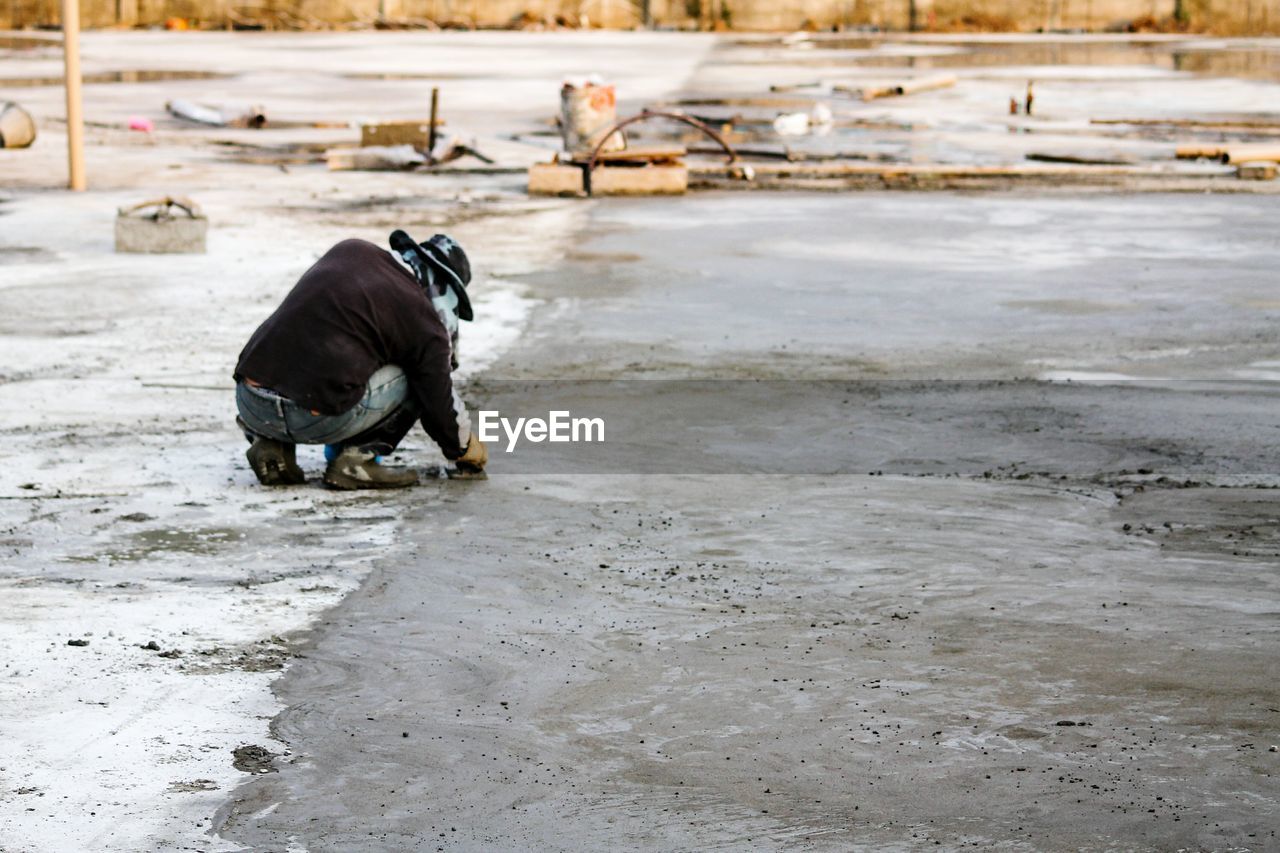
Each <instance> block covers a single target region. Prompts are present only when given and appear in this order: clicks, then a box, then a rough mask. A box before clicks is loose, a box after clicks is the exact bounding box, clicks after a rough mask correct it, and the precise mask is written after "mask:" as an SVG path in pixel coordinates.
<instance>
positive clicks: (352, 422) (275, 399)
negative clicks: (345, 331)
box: [236, 364, 417, 453]
mask: <svg viewBox="0 0 1280 853" xmlns="http://www.w3.org/2000/svg"><path fill="white" fill-rule="evenodd" d="M236 408H237V409H239V411H240V419H241V420H243V421H244V425H245V427H246V428H247V429H248V431H249V432H251V433H253V434H255V435H260V436H263V437H265V438H271V439H275V440H276V441H283V442H285V443H286V444H328V445H352V446H362V447H363V446H368V447H369V448H370V449H372V450H374V451H375V452H378V453H391V451H393V450H395V447H396V445H397V444H399V443H400V439H402V438H404V436H405V435H406V434H408V432H409V429H410V428H411V427H412V426H413V423H414V421H415V420H417V407H416V406H415V405H414V402H413V398H412V397H411V396H410V395H409V380H408V379H407V378H406V377H405V375H404V371H403V370H401V369H400V368H399V367H396V366H395V365H394V364H389V365H387V366H386V367H382V368H379V369H378V371H377V372H376V373H374V374H373V376H371V377H369V385H368V387H367V388H366V389H365V392H364V397H362V398H361V399H360V402H358V403H356V404H355V405H354V406H352V407H351V408H350V409H348V410H347V411H345V412H343V413H342V414H339V415H317V414H314V413H313V412H311V410H309V409H304V408H303V407H301V406H299V405H298V404H297V403H295V402H293V401H292V400H290V399H288V398H287V397H281V396H280V395H279V394H277V393H275V392H274V391H271V390H269V389H267V388H257V387H254V386H253V385H250V384H249V383H247V382H240V383H237V385H236Z"/></svg>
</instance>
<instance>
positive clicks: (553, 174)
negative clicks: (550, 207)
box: [529, 163, 689, 196]
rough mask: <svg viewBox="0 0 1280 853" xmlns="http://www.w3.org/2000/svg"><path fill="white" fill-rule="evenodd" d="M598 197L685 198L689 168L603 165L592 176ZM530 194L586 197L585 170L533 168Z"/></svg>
mask: <svg viewBox="0 0 1280 853" xmlns="http://www.w3.org/2000/svg"><path fill="white" fill-rule="evenodd" d="M591 188H592V191H593V193H594V194H595V195H683V194H684V193H685V191H686V190H688V188H689V169H688V167H686V166H683V165H674V166H652V165H651V166H642V167H639V168H627V167H617V166H599V167H597V168H596V170H595V171H594V172H592V173H591ZM529 194H530V195H569V196H576V195H582V194H583V189H582V168H581V167H579V166H569V165H564V164H560V163H536V164H534V165H533V166H530V167H529Z"/></svg>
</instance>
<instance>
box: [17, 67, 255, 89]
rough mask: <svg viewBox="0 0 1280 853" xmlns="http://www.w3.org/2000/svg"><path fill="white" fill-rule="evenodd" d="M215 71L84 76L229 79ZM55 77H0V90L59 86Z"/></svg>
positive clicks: (90, 78) (100, 79) (99, 79)
mask: <svg viewBox="0 0 1280 853" xmlns="http://www.w3.org/2000/svg"><path fill="white" fill-rule="evenodd" d="M230 76H232V75H230V74H222V73H220V72H217V71H98V72H95V73H93V74H86V75H84V82H85V83H155V82H157V81H160V80H215V79H224V78H227V77H230ZM61 85H62V75H58V76H57V77H0V88H5V89H23V88H33V87H36V86H61Z"/></svg>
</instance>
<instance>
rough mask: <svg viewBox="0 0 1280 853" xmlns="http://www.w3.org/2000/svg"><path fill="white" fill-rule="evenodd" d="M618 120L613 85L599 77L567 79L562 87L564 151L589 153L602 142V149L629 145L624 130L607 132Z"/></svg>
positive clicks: (561, 115)
mask: <svg viewBox="0 0 1280 853" xmlns="http://www.w3.org/2000/svg"><path fill="white" fill-rule="evenodd" d="M617 120H618V96H617V93H616V92H615V91H614V88H613V86H607V85H605V84H604V82H603V81H601V80H600V78H598V77H590V78H587V79H585V80H576V81H574V80H567V81H565V84H564V85H563V86H562V87H561V88H560V133H561V135H562V136H563V138H564V150H565V151H568V152H570V153H575V154H576V153H589V152H590V151H591V150H592V149H594V148H596V147H597V146H599V145H600V144H601V140H604V144H603V146H602V147H601V150H603V151H617V150H618V149H620V148H625V147H626V145H627V141H626V137H624V136H623V135H622V133H621V132H620V131H619V132H614V133H611V134H607V136H608V138H607V139H605V136H606V132H607V131H608V129H609V128H610V127H612V126H613V125H614V124H615V123H616V122H617Z"/></svg>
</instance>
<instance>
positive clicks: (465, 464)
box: [455, 432, 489, 473]
mask: <svg viewBox="0 0 1280 853" xmlns="http://www.w3.org/2000/svg"><path fill="white" fill-rule="evenodd" d="M455 461H456V462H457V463H458V470H459V471H467V472H469V473H479V472H480V471H483V470H484V466H485V465H486V464H488V462H489V450H488V448H486V447H485V446H484V442H482V441H480V439H478V438H476V434H475V433H474V432H473V433H471V437H470V438H468V439H467V451H466V453H463V454H462V455H461V456H459V457H458V458H457V459H456V460H455Z"/></svg>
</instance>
